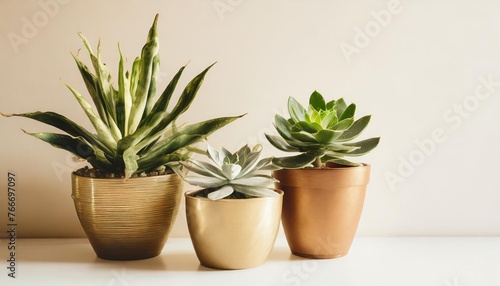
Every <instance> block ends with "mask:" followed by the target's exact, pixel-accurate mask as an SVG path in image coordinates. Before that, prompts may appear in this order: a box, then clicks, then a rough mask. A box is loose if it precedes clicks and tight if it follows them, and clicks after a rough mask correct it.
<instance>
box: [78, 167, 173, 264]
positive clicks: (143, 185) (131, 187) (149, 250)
mask: <svg viewBox="0 0 500 286" xmlns="http://www.w3.org/2000/svg"><path fill="white" fill-rule="evenodd" d="M71 179H72V187H73V193H72V197H73V200H74V203H75V208H76V212H77V214H78V218H79V219H80V223H81V225H82V227H83V229H84V230H85V233H86V234H87V237H88V239H89V241H90V244H91V245H92V247H93V249H94V251H95V253H96V254H97V256H98V257H100V258H103V259H110V260H136V259H145V258H151V257H155V256H157V255H159V254H160V253H161V251H162V249H163V246H164V245H165V242H166V241H167V237H168V234H169V233H170V230H171V228H172V226H173V224H174V221H175V218H176V216H177V212H178V209H179V204H180V199H181V196H182V180H181V179H180V177H179V176H177V175H175V174H172V175H163V176H152V177H140V178H130V179H128V180H126V181H124V180H123V179H97V178H88V177H82V176H78V175H76V174H74V173H73V174H72V175H71Z"/></svg>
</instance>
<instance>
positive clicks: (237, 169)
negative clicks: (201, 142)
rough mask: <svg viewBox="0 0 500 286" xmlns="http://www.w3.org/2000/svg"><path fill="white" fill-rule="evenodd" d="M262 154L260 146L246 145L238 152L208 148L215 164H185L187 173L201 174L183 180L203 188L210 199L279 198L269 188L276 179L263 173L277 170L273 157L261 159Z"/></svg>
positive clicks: (199, 162) (207, 154)
mask: <svg viewBox="0 0 500 286" xmlns="http://www.w3.org/2000/svg"><path fill="white" fill-rule="evenodd" d="M261 151H262V146H261V145H256V146H255V147H254V148H253V149H250V147H248V145H245V146H243V147H242V148H241V149H240V150H238V151H236V152H235V153H231V152H229V151H228V150H226V149H225V148H222V149H221V150H220V151H217V150H215V149H214V148H212V147H211V146H210V145H208V146H207V152H206V156H207V157H208V158H210V160H211V161H212V162H213V164H211V163H207V162H203V161H197V160H192V159H191V160H189V161H188V162H186V163H183V165H184V167H186V169H187V170H189V171H192V172H193V173H196V174H198V175H200V176H191V175H188V176H185V177H184V180H185V181H186V182H188V183H190V184H191V185H195V186H199V187H202V188H204V190H203V193H204V194H206V196H207V197H208V198H209V199H211V200H219V199H222V198H226V197H230V198H248V197H265V196H268V197H269V196H277V195H278V194H277V193H276V192H275V191H273V190H272V188H269V187H268V186H269V185H271V184H273V183H274V182H275V181H276V180H275V179H273V178H272V177H271V176H269V175H266V174H262V172H260V171H262V170H276V169H277V167H276V166H274V165H273V164H272V158H264V159H260V160H259V156H260V153H261ZM232 194H233V195H232ZM231 195H232V196H231Z"/></svg>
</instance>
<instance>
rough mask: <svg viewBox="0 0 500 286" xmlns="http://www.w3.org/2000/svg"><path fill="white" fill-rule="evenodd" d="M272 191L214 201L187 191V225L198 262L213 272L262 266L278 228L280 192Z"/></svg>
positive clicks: (280, 202)
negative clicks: (244, 197)
mask: <svg viewBox="0 0 500 286" xmlns="http://www.w3.org/2000/svg"><path fill="white" fill-rule="evenodd" d="M275 191H276V192H277V193H278V194H279V196H276V197H260V198H248V199H221V200H217V201H212V200H210V199H208V198H205V197H196V194H197V193H198V192H200V191H191V192H187V193H186V194H185V197H186V218H187V224H188V228H189V234H190V236H191V241H192V242H193V246H194V249H195V252H196V256H197V257H198V259H199V260H200V263H201V264H202V265H204V266H206V267H210V268H217V269H246V268H253V267H257V266H259V265H262V264H263V263H264V262H265V261H266V260H267V258H268V256H269V254H270V253H271V250H272V249H273V247H274V243H275V241H276V236H277V234H278V228H279V225H280V216H281V207H282V202H283V192H282V191H280V190H275Z"/></svg>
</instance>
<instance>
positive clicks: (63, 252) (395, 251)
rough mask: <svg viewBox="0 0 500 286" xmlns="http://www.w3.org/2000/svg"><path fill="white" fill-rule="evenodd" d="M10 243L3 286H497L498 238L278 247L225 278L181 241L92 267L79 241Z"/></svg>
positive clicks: (373, 240) (92, 261) (94, 260)
mask: <svg viewBox="0 0 500 286" xmlns="http://www.w3.org/2000/svg"><path fill="white" fill-rule="evenodd" d="M4 242H5V241H2V249H1V252H0V253H1V257H0V258H1V260H2V261H5V258H7V257H6V255H7V254H6V251H5V250H6V244H5V243H4ZM17 243H18V255H19V260H18V262H17V263H18V269H17V271H18V273H17V278H15V279H12V278H9V277H7V272H6V269H5V267H4V266H5V262H3V263H0V265H2V267H1V269H2V270H1V271H0V272H1V275H0V285H2V286H4V285H13V286H14V285H23V286H24V285H26V286H28V285H29V286H32V285H47V286H49V285H50V286H56V285H61V286H63V285H64V286H67V285H92V286H99V285H103V286H105V285H106V286H109V285H115V286H133V285H148V286H149V285H175V286H181V285H186V286H187V285H189V286H191V285H220V286H223V285H238V286H243V285H252V286H254V285H269V286H276V285H304V286H306V285H321V286H323V285H341V286H375V285H381V286H402V285H404V286H498V285H500V274H499V273H500V272H499V265H500V238H479V237H478V238H356V239H355V241H354V243H353V245H352V247H351V251H350V253H349V254H348V255H347V256H345V257H343V258H338V259H328V260H312V259H304V258H300V257H298V256H294V255H291V254H290V252H289V249H288V246H287V245H286V242H285V241H283V240H279V241H278V242H277V243H276V246H275V248H274V250H273V252H272V253H271V255H270V257H269V259H268V261H267V262H266V263H265V264H264V265H262V266H260V267H257V268H253V269H246V270H231V271H227V270H225V271H223V270H214V269H210V268H206V267H203V266H200V264H199V262H198V260H197V258H196V255H195V253H194V250H193V248H192V245H191V241H190V240H189V239H187V238H173V239H172V238H171V239H169V240H168V242H167V244H166V247H165V249H164V251H163V253H162V254H161V255H160V256H158V257H156V258H152V259H146V260H140V261H126V262H117V261H107V260H101V259H98V258H97V257H96V256H95V254H94V252H93V250H92V249H91V247H90V244H89V243H88V241H87V240H86V239H20V240H18V242H17Z"/></svg>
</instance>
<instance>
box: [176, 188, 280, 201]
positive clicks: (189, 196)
mask: <svg viewBox="0 0 500 286" xmlns="http://www.w3.org/2000/svg"><path fill="white" fill-rule="evenodd" d="M202 190H204V189H198V190H192V191H186V192H185V193H184V197H186V198H190V199H198V200H202V201H210V202H238V201H242V202H245V201H247V200H252V201H256V200H272V199H278V198H280V197H283V194H284V192H283V191H282V190H280V189H273V191H275V192H277V193H278V196H277V197H256V198H248V199H220V200H215V201H213V200H211V199H209V198H204V197H195V196H193V194H195V193H197V192H200V191H202Z"/></svg>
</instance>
